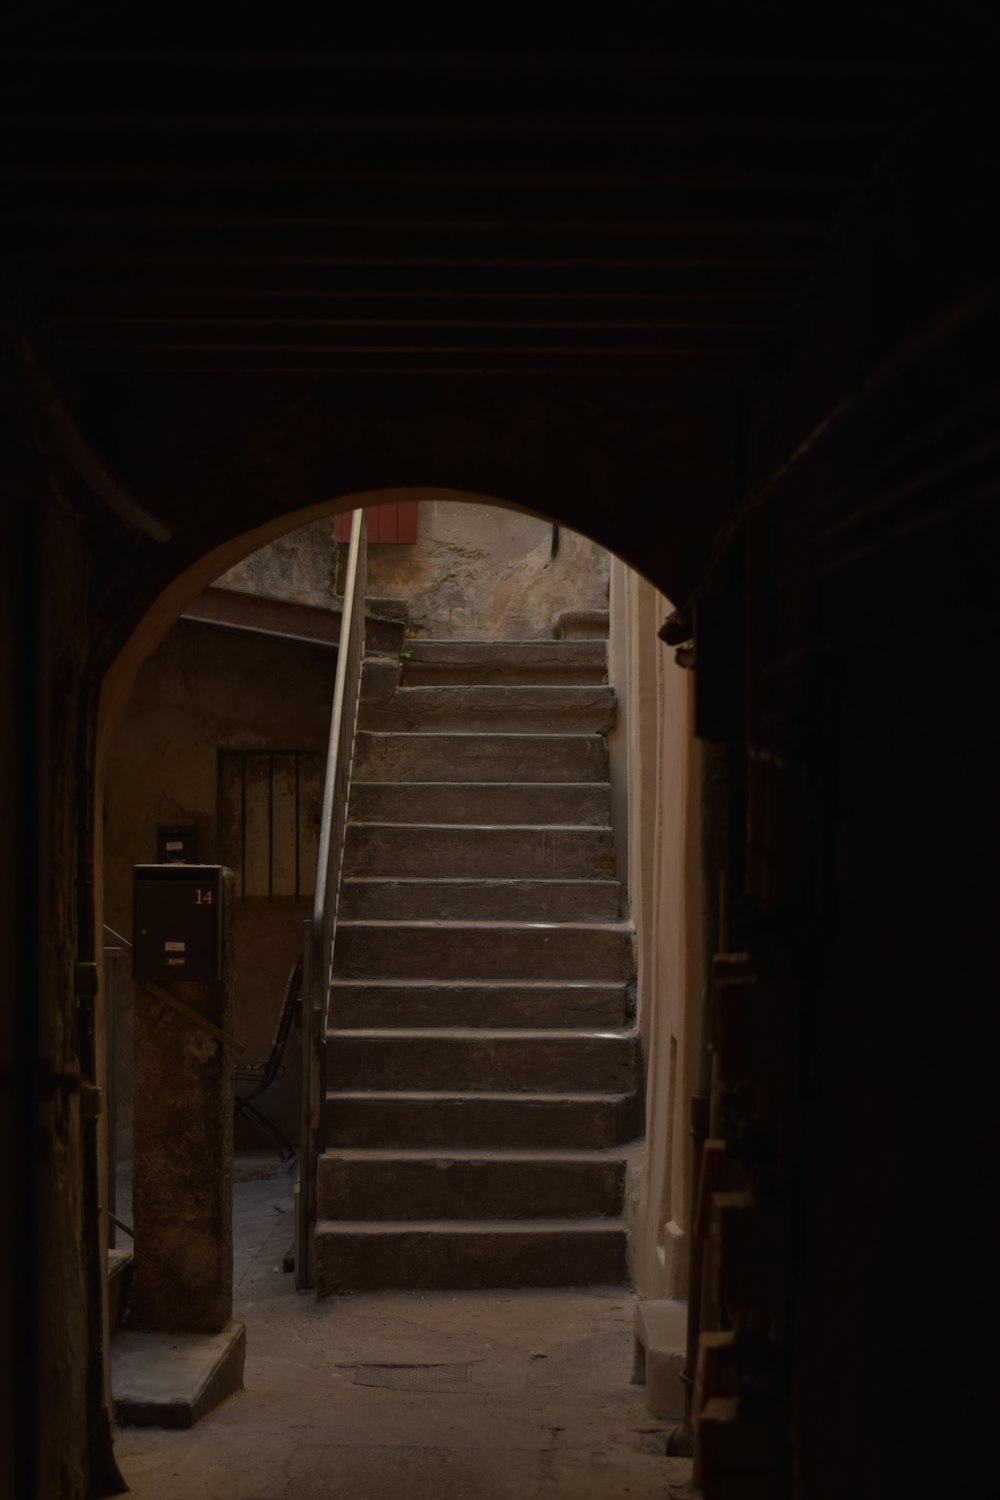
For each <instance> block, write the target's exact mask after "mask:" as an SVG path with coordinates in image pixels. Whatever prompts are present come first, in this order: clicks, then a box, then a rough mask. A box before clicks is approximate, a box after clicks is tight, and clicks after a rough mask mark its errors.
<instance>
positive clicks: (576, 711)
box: [361, 683, 617, 734]
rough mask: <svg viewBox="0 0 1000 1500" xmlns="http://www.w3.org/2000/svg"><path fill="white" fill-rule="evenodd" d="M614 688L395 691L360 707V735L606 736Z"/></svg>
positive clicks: (494, 687)
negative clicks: (519, 732)
mask: <svg viewBox="0 0 1000 1500" xmlns="http://www.w3.org/2000/svg"><path fill="white" fill-rule="evenodd" d="M616 706H617V699H616V695H615V691H614V688H612V687H610V686H608V685H606V684H600V683H595V684H592V685H586V686H579V685H576V684H570V685H558V684H557V685H555V686H548V685H545V686H541V685H535V684H530V685H524V684H516V685H496V684H478V683H473V684H471V685H468V684H455V683H448V684H442V685H441V686H438V687H403V688H399V689H398V690H397V691H396V692H395V693H394V694H393V696H392V697H391V698H390V699H389V701H388V702H387V703H384V704H381V705H378V706H375V705H372V704H367V705H363V706H362V709H361V727H362V728H364V729H398V730H406V729H420V728H422V727H441V728H444V727H449V726H455V727H458V728H460V729H461V730H462V732H463V733H466V734H470V733H474V732H480V733H487V734H490V733H492V732H493V731H494V730H496V729H499V730H501V731H503V730H504V729H507V730H511V729H514V728H530V727H532V726H534V725H536V724H537V725H539V726H541V727H542V728H544V730H545V731H547V732H548V733H550V734H551V733H552V732H553V731H554V730H559V729H566V730H576V731H587V730H589V731H590V732H592V733H594V734H606V733H607V731H608V730H609V729H611V728H613V726H614V722H615V710H616Z"/></svg>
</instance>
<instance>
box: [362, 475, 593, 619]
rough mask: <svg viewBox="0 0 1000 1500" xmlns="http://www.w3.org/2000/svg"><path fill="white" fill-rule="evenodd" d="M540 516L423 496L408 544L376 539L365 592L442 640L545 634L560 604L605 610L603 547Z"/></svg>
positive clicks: (560, 608) (561, 608)
mask: <svg viewBox="0 0 1000 1500" xmlns="http://www.w3.org/2000/svg"><path fill="white" fill-rule="evenodd" d="M551 551H552V526H551V525H550V523H549V522H548V521H541V520H538V519H537V517H535V516H526V515H524V514H523V513H521V512H519V511H513V510H505V509H503V508H501V507H499V506H489V505H469V504H468V503H467V502H464V501H458V500H425V501H423V502H422V503H421V505H420V507H419V512H418V520H417V540H416V542H415V543H414V544H413V545H411V546H408V545H405V544H404V545H395V544H393V543H387V544H382V543H375V544H374V545H373V546H372V547H371V548H370V550H369V554H368V577H369V589H370V592H371V593H372V594H375V595H387V596H390V597H393V596H395V597H399V598H402V599H405V600H406V601H407V603H408V605H409V610H410V619H411V621H412V622H413V626H414V628H415V629H416V630H418V631H419V632H420V633H421V634H423V635H430V636H435V637H437V638H440V639H443V640H532V639H536V638H546V637H551V636H552V634H553V627H552V622H553V619H554V617H555V615H556V614H558V613H559V612H560V611H561V610H564V609H607V607H608V554H607V552H605V550H604V549H603V548H602V547H598V546H597V545H596V544H595V543H594V542H591V541H588V539H587V538H586V537H583V536H580V535H578V534H577V533H576V532H572V531H567V530H566V529H565V528H562V529H561V530H560V534H559V548H558V552H557V554H556V556H555V558H554V559H553V558H552V557H551Z"/></svg>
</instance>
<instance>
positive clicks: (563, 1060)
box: [326, 1026, 638, 1144]
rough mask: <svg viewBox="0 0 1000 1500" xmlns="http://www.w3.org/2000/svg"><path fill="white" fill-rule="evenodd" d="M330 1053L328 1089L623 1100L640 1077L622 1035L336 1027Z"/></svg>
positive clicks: (632, 1038) (631, 1039)
mask: <svg viewBox="0 0 1000 1500" xmlns="http://www.w3.org/2000/svg"><path fill="white" fill-rule="evenodd" d="M326 1051H327V1082H328V1086H329V1087H330V1088H331V1089H338V1088H344V1089H352V1090H357V1089H378V1090H383V1089H407V1090H411V1089H416V1090H420V1089H434V1090H440V1089H458V1090H462V1091H464V1090H467V1089H468V1090H475V1089H483V1090H485V1091H488V1092H494V1091H496V1090H509V1089H526V1090H530V1091H531V1092H536V1091H538V1090H541V1089H553V1090H558V1091H563V1090H570V1091H574V1090H578V1089H587V1088H592V1087H593V1086H594V1085H595V1084H597V1085H599V1086H600V1087H601V1088H603V1089H607V1090H608V1091H609V1092H622V1093H624V1092H631V1091H632V1090H634V1089H635V1087H636V1082H637V1077H638V1044H637V1037H636V1034H635V1032H633V1031H630V1030H624V1029H623V1030H612V1029H608V1030H607V1031H595V1030H584V1029H582V1028H580V1029H570V1028H565V1029H562V1030H550V1031H542V1030H539V1029H534V1030H530V1031H529V1030H516V1029H514V1028H513V1027H508V1028H502V1029H501V1028H487V1027H475V1028H472V1027H457V1026H456V1027H447V1028H445V1027H441V1028H426V1029H418V1028H414V1027H406V1028H404V1027H392V1028H389V1027H380V1028H377V1029H376V1028H364V1029H361V1028H358V1029H353V1030H349V1029H347V1028H344V1029H340V1028H338V1029H337V1030H336V1031H331V1032H330V1033H329V1035H328V1038H327V1049H326ZM349 1144H360V1142H350V1143H349Z"/></svg>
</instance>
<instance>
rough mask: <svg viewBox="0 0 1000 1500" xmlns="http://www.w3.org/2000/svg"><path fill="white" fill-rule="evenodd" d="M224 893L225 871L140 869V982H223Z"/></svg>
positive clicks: (136, 959) (136, 919) (136, 936)
mask: <svg viewBox="0 0 1000 1500" xmlns="http://www.w3.org/2000/svg"><path fill="white" fill-rule="evenodd" d="M224 890H225V886H224V883H223V867H222V866H221V865H179V864H166V865H136V866H135V872H134V888H133V903H132V912H133V948H134V953H133V963H134V975H135V978H136V979H139V980H143V979H152V980H159V981H160V982H161V983H162V981H164V980H171V979H174V980H177V979H184V980H195V981H197V982H199V983H202V984H205V983H213V982H215V981H217V980H220V979H221V978H222V946H223V945H222V931H223V928H222V905H223V901H224V899H225V896H224Z"/></svg>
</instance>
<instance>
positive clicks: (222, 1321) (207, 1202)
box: [132, 870, 235, 1333]
mask: <svg viewBox="0 0 1000 1500" xmlns="http://www.w3.org/2000/svg"><path fill="white" fill-rule="evenodd" d="M223 891H224V897H225V899H224V900H223V902H222V911H223V918H222V932H221V943H222V965H221V972H222V977H221V979H219V980H215V981H206V982H195V981H193V980H173V981H169V982H167V981H163V982H159V981H157V983H156V985H155V987H154V988H153V989H150V988H149V986H148V985H147V984H145V983H143V982H142V981H141V980H137V981H136V985H135V1041H134V1049H135V1063H134V1066H135V1102H134V1144H133V1163H134V1165H133V1187H132V1212H133V1224H134V1229H135V1269H134V1280H133V1289H132V1323H133V1326H134V1327H137V1328H143V1329H161V1330H170V1331H175V1330H176V1331H187V1332H192V1333H193V1332H199V1333H218V1332H220V1331H221V1330H223V1329H224V1328H225V1327H226V1325H227V1323H228V1322H229V1319H230V1317H231V1315H232V1308H233V1215H232V1175H233V1170H232V1164H233V1068H234V1063H235V1058H234V1055H233V1049H232V1047H231V1046H229V1045H228V1044H227V1043H226V1042H224V1041H222V1040H221V1039H220V1038H219V1037H218V1036H216V1035H214V1034H213V1033H212V1032H211V1031H209V1030H207V1029H205V1028H203V1027H202V1026H200V1025H198V1024H197V1022H196V1021H195V1020H194V1019H193V1018H192V1017H191V1016H190V1015H186V1014H183V1013H182V1012H181V1011H180V1010H178V1009H175V1008H174V1007H173V1006H172V1005H170V1004H169V1003H168V1001H167V1000H166V999H165V998H160V996H158V995H157V994H156V990H157V989H159V990H160V991H161V993H162V992H166V993H167V994H169V995H171V996H173V997H174V998H175V999H176V1000H177V1001H178V1002H180V1005H181V1006H183V1007H185V1008H186V1009H187V1010H188V1011H189V1012H195V1013H196V1014H197V1015H199V1016H201V1017H202V1018H204V1020H206V1021H208V1022H210V1023H211V1024H212V1025H213V1026H215V1027H217V1028H219V1029H220V1030H221V1031H224V1032H226V1033H228V1034H230V1035H231V1034H232V1015H233V994H232V980H233V936H232V934H233V920H232V908H233V900H232V897H233V877H232V873H231V872H230V871H228V870H227V871H225V872H224V875H223Z"/></svg>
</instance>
